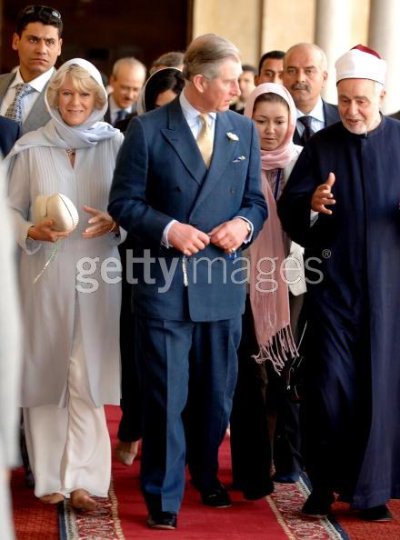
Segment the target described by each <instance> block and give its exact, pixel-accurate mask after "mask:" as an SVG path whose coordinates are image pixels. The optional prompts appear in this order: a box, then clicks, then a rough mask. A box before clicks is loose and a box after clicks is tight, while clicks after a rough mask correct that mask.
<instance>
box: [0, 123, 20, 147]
mask: <svg viewBox="0 0 400 540" xmlns="http://www.w3.org/2000/svg"><path fill="white" fill-rule="evenodd" d="M20 135H21V128H20V127H19V124H18V123H17V122H14V120H10V118H6V117H5V116H0V150H1V153H2V154H3V156H6V155H7V154H8V152H9V151H10V150H11V148H12V147H13V145H14V143H15V141H16V140H17V139H18V138H19V137H20Z"/></svg>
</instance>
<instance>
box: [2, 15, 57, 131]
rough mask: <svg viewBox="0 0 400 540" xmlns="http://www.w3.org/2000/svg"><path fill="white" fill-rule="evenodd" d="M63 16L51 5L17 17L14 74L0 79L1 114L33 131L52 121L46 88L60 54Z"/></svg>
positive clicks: (14, 39) (13, 43) (24, 129)
mask: <svg viewBox="0 0 400 540" xmlns="http://www.w3.org/2000/svg"><path fill="white" fill-rule="evenodd" d="M62 29H63V23H62V19H61V14H60V12H59V11H57V10H56V9H54V8H52V7H49V6H41V5H30V6H26V7H25V8H23V9H22V10H21V11H20V12H19V13H18V15H17V20H16V26H15V32H14V34H13V37H12V48H13V49H14V50H15V51H17V52H18V57H19V66H18V69H17V70H16V71H15V72H11V73H6V74H4V75H1V76H0V114H1V115H2V116H7V117H8V118H11V119H12V120H14V121H16V122H18V123H19V124H20V125H21V128H22V132H23V133H26V132H28V131H33V130H35V129H38V128H39V127H41V126H43V125H44V124H46V123H47V121H48V120H49V119H50V117H49V114H48V112H47V109H46V106H45V103H44V89H45V88H46V86H47V83H48V81H49V79H50V77H51V76H52V74H53V73H54V65H55V63H56V61H57V58H58V57H59V56H60V54H61V46H62V39H61V33H62Z"/></svg>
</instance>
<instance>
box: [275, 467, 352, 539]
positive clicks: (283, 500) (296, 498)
mask: <svg viewBox="0 0 400 540" xmlns="http://www.w3.org/2000/svg"><path fill="white" fill-rule="evenodd" d="M309 494H310V490H309V487H308V483H307V479H306V478H305V477H301V478H300V480H299V481H298V482H296V484H279V483H275V490H274V492H273V493H272V494H271V495H269V496H268V497H267V501H268V504H269V505H270V507H271V509H272V511H273V512H274V514H275V516H276V519H277V520H278V522H279V524H280V525H281V527H282V529H283V530H284V531H285V533H286V534H287V537H288V539H289V540H349V537H348V536H347V534H346V533H345V531H344V530H343V529H342V527H341V526H340V525H339V524H338V523H337V522H336V521H335V520H334V519H328V518H324V519H315V518H309V519H307V518H305V517H304V516H302V515H301V513H300V509H301V507H302V506H303V504H304V502H305V500H306V499H307V497H308V495H309Z"/></svg>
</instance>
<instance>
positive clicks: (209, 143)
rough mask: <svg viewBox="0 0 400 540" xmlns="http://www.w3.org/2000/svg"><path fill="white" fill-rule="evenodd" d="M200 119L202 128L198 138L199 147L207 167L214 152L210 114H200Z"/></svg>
mask: <svg viewBox="0 0 400 540" xmlns="http://www.w3.org/2000/svg"><path fill="white" fill-rule="evenodd" d="M199 120H200V122H201V129H200V131H199V134H198V136H197V139H196V140H197V146H198V147H199V150H200V153H201V155H202V156H203V159H204V163H205V164H206V165H207V167H209V166H210V162H211V156H212V152H213V139H212V133H211V128H210V124H209V119H208V114H207V113H202V114H199Z"/></svg>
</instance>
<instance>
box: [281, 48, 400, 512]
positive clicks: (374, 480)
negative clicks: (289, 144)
mask: <svg viewBox="0 0 400 540" xmlns="http://www.w3.org/2000/svg"><path fill="white" fill-rule="evenodd" d="M385 70H386V63H385V62H384V61H383V60H382V59H381V58H380V57H379V55H378V54H377V53H376V52H375V51H372V50H371V49H367V48H366V47H363V46H357V47H355V48H354V49H352V50H351V51H349V52H347V53H346V54H344V55H343V56H342V57H340V58H339V59H338V61H337V62H336V71H337V77H336V80H337V90H338V107H339V114H340V119H341V122H339V123H336V124H333V125H332V126H329V127H328V128H326V129H324V130H322V131H320V132H318V133H317V134H315V135H314V137H312V139H310V141H309V142H308V144H307V145H306V146H305V148H304V150H303V152H302V154H301V155H300V157H299V159H298V161H297V164H296V166H295V168H294V170H293V173H292V175H291V177H290V179H289V181H288V183H287V186H286V189H285V191H284V193H283V194H282V196H281V199H280V201H279V213H280V217H281V219H282V223H283V226H284V228H285V229H286V231H287V232H288V233H289V235H290V237H291V238H293V240H294V241H296V242H298V243H300V244H302V245H303V246H305V248H306V254H307V259H306V267H307V270H308V285H309V294H308V298H307V317H308V321H309V326H308V333H307V346H306V347H307V352H306V356H307V372H306V375H305V385H306V395H305V399H304V403H303V411H302V413H303V419H304V437H305V449H304V452H305V460H306V468H307V472H308V474H309V477H310V480H311V484H312V492H311V495H310V497H309V498H308V500H307V501H306V503H305V505H304V507H303V513H304V514H306V515H309V516H324V515H326V514H327V513H328V512H329V511H330V507H331V504H332V503H333V501H334V494H335V493H336V494H339V495H340V497H341V500H345V501H348V502H349V503H350V505H351V506H352V508H355V509H359V510H360V517H361V518H363V519H366V520H370V521H387V520H389V519H391V517H392V516H391V514H390V512H389V509H388V508H387V506H386V503H387V502H388V500H389V499H390V498H392V497H393V498H398V497H400V465H399V463H400V462H399V459H398V457H399V455H400V363H399V358H400V303H399V298H400V279H399V274H400V210H399V202H400V152H399V149H400V124H399V122H397V121H395V120H393V119H391V118H385V117H383V116H382V115H381V114H380V104H381V101H382V99H383V97H384V93H385V92H384V90H383V84H384V79H385ZM310 212H311V219H310Z"/></svg>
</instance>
